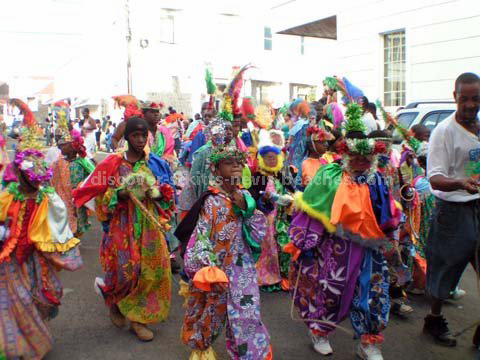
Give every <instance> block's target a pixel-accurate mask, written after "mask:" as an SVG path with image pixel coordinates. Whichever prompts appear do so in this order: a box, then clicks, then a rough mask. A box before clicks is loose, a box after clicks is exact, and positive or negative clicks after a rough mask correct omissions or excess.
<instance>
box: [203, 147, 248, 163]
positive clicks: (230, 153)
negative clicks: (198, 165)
mask: <svg viewBox="0 0 480 360" xmlns="http://www.w3.org/2000/svg"><path fill="white" fill-rule="evenodd" d="M226 159H234V160H236V161H238V162H240V163H245V161H246V159H247V154H246V153H244V152H243V151H240V150H238V148H237V147H236V146H230V145H229V146H227V145H220V146H217V147H215V148H214V149H213V152H212V155H210V158H209V161H210V164H218V163H219V162H220V161H222V160H226Z"/></svg>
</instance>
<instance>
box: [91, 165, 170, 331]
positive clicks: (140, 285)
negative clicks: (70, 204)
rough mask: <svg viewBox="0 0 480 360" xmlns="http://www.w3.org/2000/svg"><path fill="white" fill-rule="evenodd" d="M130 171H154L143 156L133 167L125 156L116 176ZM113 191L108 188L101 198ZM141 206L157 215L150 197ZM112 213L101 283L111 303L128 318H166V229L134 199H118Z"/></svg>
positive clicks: (102, 251)
mask: <svg viewBox="0 0 480 360" xmlns="http://www.w3.org/2000/svg"><path fill="white" fill-rule="evenodd" d="M132 172H150V173H151V171H150V169H149V168H148V167H147V165H146V164H145V162H144V161H141V162H137V163H136V164H135V166H133V165H132V164H130V163H129V162H127V161H126V160H122V163H121V164H120V166H119V168H118V170H117V172H116V174H115V178H116V181H117V182H118V181H119V178H120V177H126V176H127V175H129V174H131V173H132ZM152 176H153V174H152ZM164 185H165V184H163V185H162V186H164ZM114 194H115V193H114V192H113V191H107V192H106V193H105V196H104V199H103V201H104V202H106V201H107V200H108V199H107V198H106V197H107V195H108V196H111V197H113V196H114ZM143 205H144V206H145V207H146V208H147V209H148V210H149V211H150V212H151V213H153V214H154V216H156V217H159V211H160V208H159V207H158V205H157V203H156V202H154V201H153V200H150V199H149V198H146V199H145V200H144V201H143ZM111 216H112V219H111V221H110V224H109V231H108V232H107V233H104V237H103V241H102V245H101V248H100V261H101V264H102V267H103V269H104V271H105V278H104V281H105V285H104V286H102V287H101V288H102V293H103V295H104V298H105V301H106V303H107V305H108V306H111V305H113V304H117V305H118V308H119V309H120V311H121V313H122V314H123V315H124V316H125V317H126V318H127V319H129V320H130V321H135V322H139V323H143V324H149V323H155V322H158V321H162V320H165V319H166V317H167V316H168V313H169V311H170V301H171V271H170V259H169V253H168V249H167V244H166V241H165V236H164V233H163V232H162V231H160V230H159V229H158V228H157V227H156V226H155V225H152V224H151V223H150V222H149V221H148V219H147V218H146V217H145V216H143V215H142V213H141V212H140V211H139V210H138V209H137V208H136V206H135V204H134V203H133V202H132V201H131V200H128V201H119V202H118V203H117V204H116V206H115V207H114V210H113V212H112V213H111Z"/></svg>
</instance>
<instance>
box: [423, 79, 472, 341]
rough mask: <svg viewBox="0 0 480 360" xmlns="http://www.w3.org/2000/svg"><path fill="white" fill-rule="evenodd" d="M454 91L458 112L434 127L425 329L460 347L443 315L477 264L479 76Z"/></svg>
mask: <svg viewBox="0 0 480 360" xmlns="http://www.w3.org/2000/svg"><path fill="white" fill-rule="evenodd" d="M453 95H454V98H455V102H456V103H457V111H456V112H455V113H453V114H452V115H451V116H450V117H449V118H447V119H445V120H444V121H443V122H441V123H440V124H439V125H438V126H437V127H436V128H435V130H434V131H433V133H432V135H431V136H430V142H429V148H428V158H427V176H428V179H429V181H430V186H431V191H432V193H433V195H435V198H436V199H435V200H436V206H435V209H434V212H433V215H432V219H431V227H430V232H429V234H428V239H427V246H426V256H427V286H426V288H427V292H428V293H429V294H430V296H431V298H432V306H431V313H430V314H429V315H427V317H426V318H425V324H424V328H423V331H424V332H425V333H427V334H430V335H431V336H432V337H433V338H434V339H435V341H436V342H438V343H440V344H442V345H445V346H455V345H456V340H455V338H454V337H453V336H452V335H451V334H450V331H449V329H448V325H447V322H446V320H445V318H444V317H443V316H442V305H443V301H444V300H445V299H448V298H449V296H450V293H451V292H452V291H453V290H454V289H455V287H456V285H457V284H458V282H459V280H460V277H461V276H462V273H463V271H464V270H465V268H466V267H467V266H468V264H469V263H471V264H472V265H474V266H475V261H476V260H475V252H476V251H478V242H479V241H480V240H479V239H480V230H479V221H480V200H479V198H480V195H479V194H478V189H479V188H478V187H479V186H480V183H479V182H478V179H479V177H480V141H479V137H478V135H479V130H480V128H479V122H478V119H477V115H478V111H479V108H480V78H479V77H478V76H477V75H475V74H472V73H465V74H462V75H460V76H459V77H458V78H457V80H456V81H455V91H454V93H453ZM477 271H478V269H477Z"/></svg>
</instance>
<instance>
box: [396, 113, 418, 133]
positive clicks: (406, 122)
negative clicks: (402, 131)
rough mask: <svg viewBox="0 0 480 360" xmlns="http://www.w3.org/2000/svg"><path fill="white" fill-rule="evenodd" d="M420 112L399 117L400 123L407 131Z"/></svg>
mask: <svg viewBox="0 0 480 360" xmlns="http://www.w3.org/2000/svg"><path fill="white" fill-rule="evenodd" d="M417 115H418V112H405V113H402V114H400V115H398V116H397V119H398V122H399V123H400V124H401V125H403V126H404V127H406V128H407V129H408V128H409V127H410V125H411V124H412V123H413V120H415V118H416V117H417Z"/></svg>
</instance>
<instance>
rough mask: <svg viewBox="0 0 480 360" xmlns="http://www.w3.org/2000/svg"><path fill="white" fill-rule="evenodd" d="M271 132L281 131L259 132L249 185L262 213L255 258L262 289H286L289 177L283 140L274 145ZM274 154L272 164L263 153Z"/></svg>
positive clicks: (280, 133)
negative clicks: (256, 168)
mask: <svg viewBox="0 0 480 360" xmlns="http://www.w3.org/2000/svg"><path fill="white" fill-rule="evenodd" d="M272 135H277V136H280V137H281V139H282V140H283V134H282V132H281V131H275V130H270V131H265V130H262V131H261V132H260V142H259V148H258V163H259V171H258V172H256V173H254V174H253V176H252V187H251V188H250V189H249V191H250V193H251V194H252V196H253V198H254V199H255V201H256V202H257V207H258V209H259V210H261V211H263V212H264V213H265V214H266V218H267V232H266V234H265V239H264V240H263V242H262V255H261V256H260V259H259V260H258V262H257V273H258V284H259V285H260V286H262V289H263V290H266V291H275V290H281V289H284V290H287V291H288V290H289V284H288V271H289V267H290V255H289V254H287V253H285V252H284V251H283V247H284V246H285V245H287V244H288V242H289V241H290V239H289V237H288V226H289V224H290V215H289V206H290V205H291V204H292V201H293V198H292V196H290V195H289V194H290V193H293V191H294V188H293V179H292V178H291V177H290V176H289V175H288V173H285V172H282V169H283V159H284V157H283V153H282V151H281V149H282V148H283V143H282V142H280V143H279V144H278V145H276V144H275V143H274V142H273V139H272ZM266 156H268V157H274V158H276V165H274V166H272V165H270V166H269V165H267V163H266V160H265V157H266Z"/></svg>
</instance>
